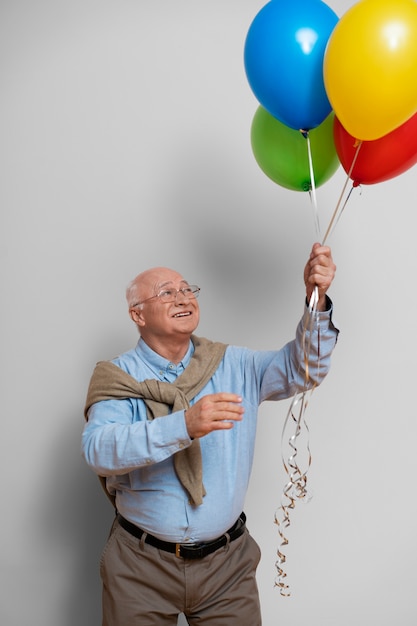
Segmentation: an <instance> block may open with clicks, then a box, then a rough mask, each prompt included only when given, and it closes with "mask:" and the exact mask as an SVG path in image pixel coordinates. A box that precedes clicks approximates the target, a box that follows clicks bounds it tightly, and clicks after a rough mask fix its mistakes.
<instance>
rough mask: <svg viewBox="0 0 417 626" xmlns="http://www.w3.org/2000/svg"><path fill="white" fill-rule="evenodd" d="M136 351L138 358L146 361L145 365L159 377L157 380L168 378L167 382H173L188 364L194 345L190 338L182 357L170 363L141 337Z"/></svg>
mask: <svg viewBox="0 0 417 626" xmlns="http://www.w3.org/2000/svg"><path fill="white" fill-rule="evenodd" d="M136 352H137V354H138V355H139V356H140V358H141V359H142V360H143V361H145V362H146V363H147V365H148V366H149V367H150V368H151V369H152V371H153V372H154V373H155V375H156V376H157V377H158V378H159V380H168V381H169V382H173V380H175V378H177V376H179V375H180V374H182V372H183V371H184V369H185V368H186V367H187V365H188V364H189V362H190V360H191V357H192V356H193V353H194V345H193V342H192V341H191V340H190V345H189V346H188V350H187V352H186V354H185V355H184V357H183V359H182V360H181V361H180V362H179V363H178V364H175V363H172V362H171V361H169V360H168V359H165V358H164V357H163V356H161V355H160V354H158V353H157V352H155V351H154V350H152V348H150V347H149V346H148V344H147V343H145V341H144V340H143V339H142V337H141V338H140V339H139V341H138V343H137V346H136Z"/></svg>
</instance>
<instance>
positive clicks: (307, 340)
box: [274, 287, 320, 597]
mask: <svg viewBox="0 0 417 626" xmlns="http://www.w3.org/2000/svg"><path fill="white" fill-rule="evenodd" d="M318 298H319V294H318V288H317V287H315V289H314V291H313V294H312V296H311V298H310V302H309V313H310V315H309V316H308V320H309V327H307V321H305V323H304V327H303V335H302V342H303V353H304V387H303V390H302V392H301V393H299V394H295V396H294V397H293V400H292V403H291V406H290V408H289V411H288V413H287V417H286V419H285V423H284V427H283V431H282V440H281V456H282V463H283V466H284V469H285V472H286V474H287V475H288V482H287V483H286V485H285V486H284V489H283V493H282V497H281V506H280V508H279V509H277V511H276V512H275V518H274V522H275V524H277V526H278V534H279V536H280V539H281V543H280V546H279V548H278V549H277V557H278V559H277V561H276V562H275V567H276V570H277V576H276V579H275V586H276V587H278V589H279V591H280V594H281V595H282V596H284V597H288V596H290V595H291V593H290V589H289V585H288V584H287V583H286V580H285V579H286V577H287V574H286V572H285V570H284V566H285V563H286V555H285V552H284V550H285V547H286V546H287V545H288V543H289V542H288V538H287V536H286V535H285V532H284V530H285V529H286V528H288V527H289V526H290V524H291V518H290V511H291V510H293V509H294V508H295V504H296V500H303V501H304V502H307V501H308V499H309V494H308V492H307V472H308V470H309V468H310V466H311V458H312V457H311V451H310V445H309V429H308V425H307V422H306V420H305V417H304V416H305V412H306V410H307V406H308V399H309V397H310V396H311V394H312V393H313V391H314V388H315V384H314V383H313V382H312V381H311V380H310V374H309V366H308V363H309V355H310V352H311V337H312V333H313V327H314V325H316V326H317V329H318V363H317V367H318V368H319V367H320V326H319V325H318V324H317V303H318ZM307 331H309V332H307ZM297 407H298V409H297ZM297 411H298V413H297ZM290 420H292V422H293V423H294V424H295V427H294V431H293V434H292V435H291V436H290V438H289V439H288V442H287V443H288V446H289V448H290V452H289V456H288V459H287V460H286V459H285V456H284V442H285V439H286V432H287V429H288V424H289V423H290ZM303 426H304V431H305V433H306V436H307V442H306V451H307V467H306V469H305V470H304V471H302V470H301V468H300V466H299V462H298V460H297V456H298V442H297V440H298V438H299V437H300V435H301V433H302V429H303V428H302V427H303Z"/></svg>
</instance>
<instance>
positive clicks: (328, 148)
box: [251, 106, 340, 191]
mask: <svg viewBox="0 0 417 626" xmlns="http://www.w3.org/2000/svg"><path fill="white" fill-rule="evenodd" d="M333 120H334V112H333V111H332V112H331V113H330V115H328V116H327V118H326V119H325V120H324V122H322V123H321V124H320V125H319V126H317V127H316V128H314V129H312V130H309V131H308V136H309V140H310V149H311V160H312V164H313V172H314V183H315V186H316V187H320V185H323V183H325V182H326V181H327V180H329V178H331V177H332V176H333V174H334V173H335V172H336V170H337V168H338V167H339V165H340V161H339V157H338V155H337V152H336V147H335V143H334V138H333ZM251 144H252V150H253V154H254V156H255V159H256V162H257V163H258V165H259V167H260V168H261V170H262V171H263V172H264V173H265V174H266V175H267V176H268V177H269V178H270V179H271V180H273V181H274V182H275V183H277V184H278V185H281V187H286V188H287V189H292V190H293V191H309V190H310V189H311V176H310V166H309V159H308V145H307V139H306V137H305V136H304V135H303V133H302V132H301V131H299V130H294V129H293V128H290V127H289V126H286V125H285V124H282V123H281V122H280V121H279V120H277V119H276V118H275V117H273V116H272V115H271V114H270V113H268V111H266V110H265V109H264V108H263V107H261V106H260V107H258V109H257V111H256V113H255V115H254V118H253V121H252V127H251Z"/></svg>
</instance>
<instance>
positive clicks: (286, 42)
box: [244, 0, 339, 130]
mask: <svg viewBox="0 0 417 626" xmlns="http://www.w3.org/2000/svg"><path fill="white" fill-rule="evenodd" d="M338 21H339V18H338V16H337V15H336V13H334V11H333V10H332V9H331V8H330V7H329V6H328V5H327V4H325V3H324V2H322V1H321V0H271V2H268V4H266V5H265V6H264V7H263V8H262V9H261V10H260V11H259V13H258V14H257V15H256V16H255V19H254V20H253V22H252V24H251V25H250V28H249V31H248V34H247V36H246V41H245V49H244V63H245V71H246V76H247V79H248V82H249V85H250V87H251V89H252V91H253V93H254V94H255V97H256V98H257V99H258V100H259V102H260V104H261V105H262V106H263V107H264V109H266V110H267V111H268V112H269V113H270V114H271V115H272V116H273V117H275V118H276V119H277V120H279V121H280V122H282V123H283V124H285V125H286V126H289V127H290V128H294V129H296V130H299V129H304V130H310V129H311V128H315V127H316V126H319V125H320V124H321V123H322V122H323V121H324V120H325V119H326V117H327V116H328V115H329V113H330V112H331V110H332V107H331V104H330V102H329V100H328V98H327V94H326V90H325V86H324V78H323V59H324V53H325V50H326V45H327V42H328V40H329V38H330V35H331V33H332V32H333V29H334V27H335V26H336V24H337V22H338Z"/></svg>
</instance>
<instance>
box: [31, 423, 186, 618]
mask: <svg viewBox="0 0 417 626" xmlns="http://www.w3.org/2000/svg"><path fill="white" fill-rule="evenodd" d="M61 423H65V424H69V425H70V428H69V429H68V430H69V431H70V432H68V430H66V431H65V430H63V429H61V430H60V431H59V438H58V440H57V441H56V442H55V445H54V455H53V457H52V458H51V459H50V463H49V464H48V468H49V470H50V468H51V467H53V471H52V472H51V471H49V474H48V478H47V479H46V480H45V481H44V487H43V489H44V492H43V493H44V494H45V495H44V497H43V502H42V506H41V511H40V514H41V516H42V521H41V524H40V527H41V528H43V532H44V533H45V534H44V537H43V541H42V543H43V544H44V545H45V547H46V549H47V550H48V551H49V552H50V554H49V557H48V559H49V563H50V567H51V571H50V576H51V577H54V576H57V577H59V578H61V577H63V578H64V583H65V584H63V588H64V592H63V595H62V597H61V598H51V604H52V605H53V604H55V605H56V606H54V607H52V609H53V611H55V613H56V615H57V616H59V623H60V626H74V625H75V624H76V625H77V626H99V625H100V624H101V621H102V619H101V618H102V616H101V580H100V574H99V562H100V557H101V553H102V550H103V547H104V545H105V542H106V540H107V536H108V533H109V531H110V527H111V524H112V521H113V518H114V511H113V508H112V505H111V503H110V502H109V501H108V499H107V498H106V495H105V493H104V491H103V490H102V487H101V485H100V483H99V480H98V478H97V477H96V476H95V474H94V473H93V472H92V471H91V470H90V469H89V468H88V466H87V465H86V464H85V461H84V459H83V458H82V456H81V452H80V437H81V432H82V427H83V423H80V420H74V412H72V411H71V414H70V415H66V416H64V418H63V420H62V422H61ZM52 582H54V581H52ZM186 625H187V621H186V620H185V618H184V616H182V615H181V616H180V617H179V619H178V626H186Z"/></svg>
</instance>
